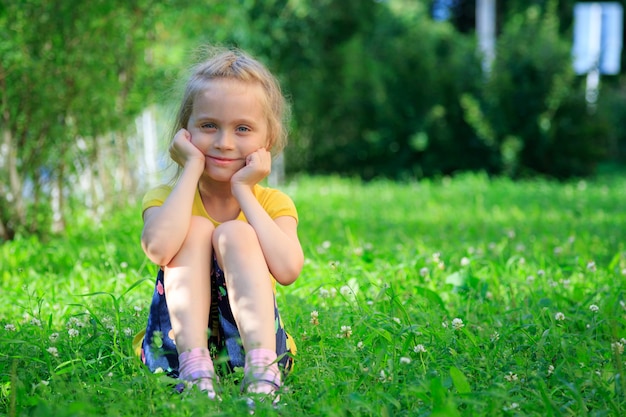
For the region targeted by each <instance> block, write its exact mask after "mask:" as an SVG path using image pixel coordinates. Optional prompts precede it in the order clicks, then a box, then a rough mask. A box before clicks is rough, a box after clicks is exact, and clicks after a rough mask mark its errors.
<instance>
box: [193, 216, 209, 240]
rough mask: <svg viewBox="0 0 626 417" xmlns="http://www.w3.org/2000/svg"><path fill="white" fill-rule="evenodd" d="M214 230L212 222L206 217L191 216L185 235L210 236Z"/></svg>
mask: <svg viewBox="0 0 626 417" xmlns="http://www.w3.org/2000/svg"><path fill="white" fill-rule="evenodd" d="M214 231H215V226H213V222H211V220H209V219H207V218H206V217H200V216H191V221H190V223H189V232H188V233H187V236H195V235H198V236H209V237H210V236H211V235H212V234H213V232H214Z"/></svg>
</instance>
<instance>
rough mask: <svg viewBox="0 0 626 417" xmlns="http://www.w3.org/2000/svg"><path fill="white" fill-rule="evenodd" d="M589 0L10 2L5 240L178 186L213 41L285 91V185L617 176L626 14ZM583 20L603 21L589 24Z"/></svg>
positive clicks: (4, 21) (2, 173)
mask: <svg viewBox="0 0 626 417" xmlns="http://www.w3.org/2000/svg"><path fill="white" fill-rule="evenodd" d="M578 3H580V2H576V1H573V0H559V1H557V0H378V1H376V0H256V1H255V0H238V1H218V0H204V1H191V0H163V1H158V0H91V1H83V0H56V1H50V0H0V110H1V111H0V134H1V136H0V242H2V241H3V240H10V239H13V238H15V237H16V236H18V235H39V236H44V235H46V234H48V233H51V232H62V231H63V230H64V229H65V228H66V227H67V224H68V222H69V221H68V219H73V218H74V217H75V216H77V215H79V213H85V212H86V213H88V214H89V216H90V218H91V219H92V220H93V221H99V220H100V219H102V218H103V216H106V213H107V212H110V210H115V209H118V208H122V207H128V205H129V204H131V205H133V204H136V203H137V201H138V200H140V199H141V197H142V195H143V192H144V191H145V190H146V189H147V187H149V186H151V185H154V184H155V183H157V182H160V181H164V180H166V179H164V178H165V175H164V174H163V171H164V169H165V168H166V167H167V155H166V149H167V144H168V142H169V140H170V138H169V137H168V135H169V131H168V130H169V124H170V122H171V121H172V118H173V108H174V106H176V104H177V103H178V101H179V98H180V87H181V84H180V80H181V79H184V77H185V74H186V71H187V70H188V68H189V66H190V65H192V64H193V63H194V62H196V61H197V58H198V55H197V53H196V51H197V48H198V47H200V46H202V45H204V44H213V45H223V46H236V47H240V48H243V49H244V50H246V51H248V52H250V53H251V54H253V55H254V56H256V57H258V58H259V59H260V60H261V61H263V62H264V63H266V64H267V66H268V67H269V68H270V69H271V70H272V71H273V72H274V73H275V74H277V75H278V77H279V78H280V81H281V83H282V85H283V88H284V91H285V93H286V94H287V96H288V97H289V100H290V102H291V104H292V112H293V120H292V125H291V135H290V144H289V146H288V147H287V149H286V151H285V153H284V155H283V156H284V158H283V161H284V168H283V169H284V173H285V175H286V176H287V177H290V176H294V175H305V174H306V175H342V176H351V177H357V178H361V179H363V180H369V179H373V178H379V177H384V178H390V179H396V180H413V179H420V178H424V177H437V176H445V175H454V174H455V173H458V172H467V171H481V172H486V173H488V174H490V175H504V176H509V177H512V178H528V177H536V176H541V177H550V178H555V179H568V178H572V177H587V176H592V175H594V174H596V173H598V172H599V171H602V170H604V171H606V170H614V171H618V170H619V167H620V165H621V164H622V163H623V162H624V160H626V129H625V126H626V76H624V74H623V69H624V67H625V64H626V63H625V62H624V54H623V53H622V52H621V46H622V45H623V40H624V35H623V30H622V29H621V26H620V25H621V23H622V20H621V19H622V16H621V14H620V13H621V11H622V10H623V6H624V5H625V3H626V0H621V1H617V2H611V4H610V5H611V6H618V7H613V8H608V9H607V8H600V9H598V8H597V7H595V8H594V7H591V5H588V6H590V7H589V8H588V9H585V10H584V12H585V13H578V14H577V13H576V10H578V11H579V12H580V11H581V10H582V9H577V7H579V6H577V4H578ZM602 5H604V6H606V2H605V3H602ZM596 6H597V5H596ZM604 6H602V7H604ZM588 12H589V13H591V14H594V13H595V16H596V17H598V16H599V17H598V19H599V20H598V22H600V23H597V22H596V21H595V20H593V21H591V20H589V21H590V22H591V23H590V24H587V26H585V25H584V24H583V25H582V26H581V25H578V26H577V20H576V19H579V20H581V19H582V18H583V17H584V19H587V20H588V17H587V14H589V13H588ZM575 16H576V18H575ZM581 16H582V17H581ZM587 20H585V21H587ZM594 22H596V23H594ZM615 22H617V23H615ZM598 24H604V27H603V28H600V29H599V28H598ZM594 25H595V26H594ZM616 25H617V28H616ZM609 26H611V27H610V28H609V29H611V31H609V32H607V31H606V30H605V29H606V28H607V27H609ZM594 27H595V29H594ZM594 30H595V32H594ZM594 33H596V35H597V36H596V38H597V45H595V44H594V45H595V48H596V50H594V46H593V45H592V46H591V47H589V46H588V44H589V43H590V41H588V38H589V37H593V36H594ZM575 43H577V45H578V46H576V45H575ZM591 43H592V44H593V42H591ZM580 45H583V46H582V47H581V46H580ZM585 45H587V46H585ZM607 45H608V46H607ZM581 48H582V49H581ZM585 48H586V49H585ZM598 48H599V49H598ZM606 48H608V49H606ZM590 50H591V52H589V51H590ZM574 51H583V52H578V53H577V54H576V53H574ZM594 51H595V52H594ZM607 51H608V52H607ZM616 51H617V52H616ZM590 53H591V54H592V55H593V56H592V57H591V58H589V56H587V55H589V54H590ZM581 54H583V55H585V56H582V55H581ZM594 54H595V55H594ZM603 54H604V55H603ZM608 61H611V63H610V64H607V63H606V62H608ZM587 62H590V63H589V64H587ZM575 64H577V65H575ZM280 172H283V171H282V170H280Z"/></svg>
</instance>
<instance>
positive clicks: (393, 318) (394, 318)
mask: <svg viewBox="0 0 626 417" xmlns="http://www.w3.org/2000/svg"><path fill="white" fill-rule="evenodd" d="M391 320H393V321H395V322H396V323H398V324H402V320H400V318H399V317H392V318H391Z"/></svg>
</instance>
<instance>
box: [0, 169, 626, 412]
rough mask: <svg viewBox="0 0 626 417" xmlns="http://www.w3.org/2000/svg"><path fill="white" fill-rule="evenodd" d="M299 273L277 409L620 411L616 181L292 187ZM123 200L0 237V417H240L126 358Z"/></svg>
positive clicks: (619, 195) (624, 320)
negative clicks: (292, 345)
mask: <svg viewBox="0 0 626 417" xmlns="http://www.w3.org/2000/svg"><path fill="white" fill-rule="evenodd" d="M282 188H283V190H284V191H286V192H287V193H288V194H289V195H291V196H292V197H293V199H294V200H295V202H296V205H297V206H298V209H299V214H300V227H299V232H300V238H301V241H302V243H303V247H304V250H305V255H306V258H307V259H306V264H305V267H304V270H303V272H302V275H301V277H300V278H299V280H298V281H297V282H296V283H295V284H293V285H292V286H290V287H279V289H278V291H279V293H278V303H279V306H280V308H281V313H282V315H283V319H284V322H285V324H286V326H287V328H288V331H289V332H290V333H291V334H292V335H293V336H294V338H295V339H296V342H297V343H298V354H297V356H296V367H295V370H294V372H293V373H292V374H290V375H289V376H288V378H287V379H286V383H285V387H284V390H283V393H282V403H281V406H280V407H279V408H278V409H277V410H273V409H272V408H271V407H270V406H269V405H267V404H261V405H259V407H258V409H257V412H256V415H284V416H308V415H310V416H500V415H502V416H516V415H517V416H620V415H626V401H625V398H626V397H625V395H626V385H624V384H623V383H622V382H623V381H622V377H621V375H622V374H623V368H624V356H623V353H624V352H623V350H624V346H625V345H626V328H625V324H626V297H625V294H624V291H625V285H624V279H625V278H626V250H625V248H624V237H625V236H626V211H625V210H623V207H624V204H625V203H626V178H624V177H617V176H610V177H602V178H598V179H594V180H587V181H570V182H567V183H557V182H552V181H548V180H529V181H522V182H518V183H515V182H512V181H511V180H508V179H489V178H487V177H486V176H484V175H462V176H458V177H455V178H442V179H438V180H424V181H419V182H405V183H394V182H389V181H382V180H381V181H373V182H369V183H362V182H360V181H357V180H350V179H340V178H333V177H301V178H297V179H294V180H293V181H292V182H290V183H289V184H287V185H286V186H285V187H282ZM140 232H141V217H140V210H139V208H138V207H128V208H126V209H124V210H121V211H119V212H115V213H109V214H108V215H106V216H105V217H104V218H103V219H102V220H101V221H96V220H94V217H92V216H89V215H87V214H86V215H85V216H84V218H80V219H76V220H75V222H74V223H73V224H72V225H71V226H70V228H69V234H68V236H67V237H65V238H53V239H51V240H48V241H45V242H41V241H39V240H37V239H34V238H20V239H17V240H16V241H13V242H9V243H5V244H3V245H0V265H1V268H0V285H1V286H2V287H1V288H2V301H3V302H2V304H1V305H0V346H1V347H0V414H2V415H8V416H58V417H64V416H100V415H102V416H146V415H158V416H205V415H214V416H232V415H246V414H247V406H246V402H245V400H244V399H243V398H242V396H241V394H240V393H239V386H238V383H237V379H238V377H239V376H240V374H239V373H235V374H233V375H227V376H224V377H222V379H221V383H220V386H221V389H222V394H221V397H222V401H221V402H213V401H209V400H208V399H207V398H206V397H205V396H204V395H202V394H201V393H199V392H196V391H188V392H184V393H183V394H178V393H176V392H175V391H174V390H173V389H172V385H171V382H172V381H171V380H169V379H168V378H167V377H166V376H165V375H164V374H156V375H152V374H150V373H148V372H146V370H145V369H144V368H143V366H142V365H141V363H140V361H139V360H138V359H137V357H136V356H135V354H134V353H133V350H132V338H133V335H134V334H136V333H137V332H138V331H140V330H141V329H142V328H143V326H145V320H146V316H147V309H148V306H149V301H150V297H151V294H152V287H153V279H154V274H155V271H156V268H155V267H154V266H153V265H151V264H150V263H149V262H147V261H146V259H145V257H144V255H143V253H142V251H141V248H140V245H139V235H140Z"/></svg>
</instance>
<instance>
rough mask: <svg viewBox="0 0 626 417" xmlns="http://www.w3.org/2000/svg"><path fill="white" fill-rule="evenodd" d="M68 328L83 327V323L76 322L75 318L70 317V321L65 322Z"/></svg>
mask: <svg viewBox="0 0 626 417" xmlns="http://www.w3.org/2000/svg"><path fill="white" fill-rule="evenodd" d="M67 325H68V327H78V328H81V327H85V323H83V322H82V321H80V320H78V318H76V317H70V319H69V320H68V322H67Z"/></svg>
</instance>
